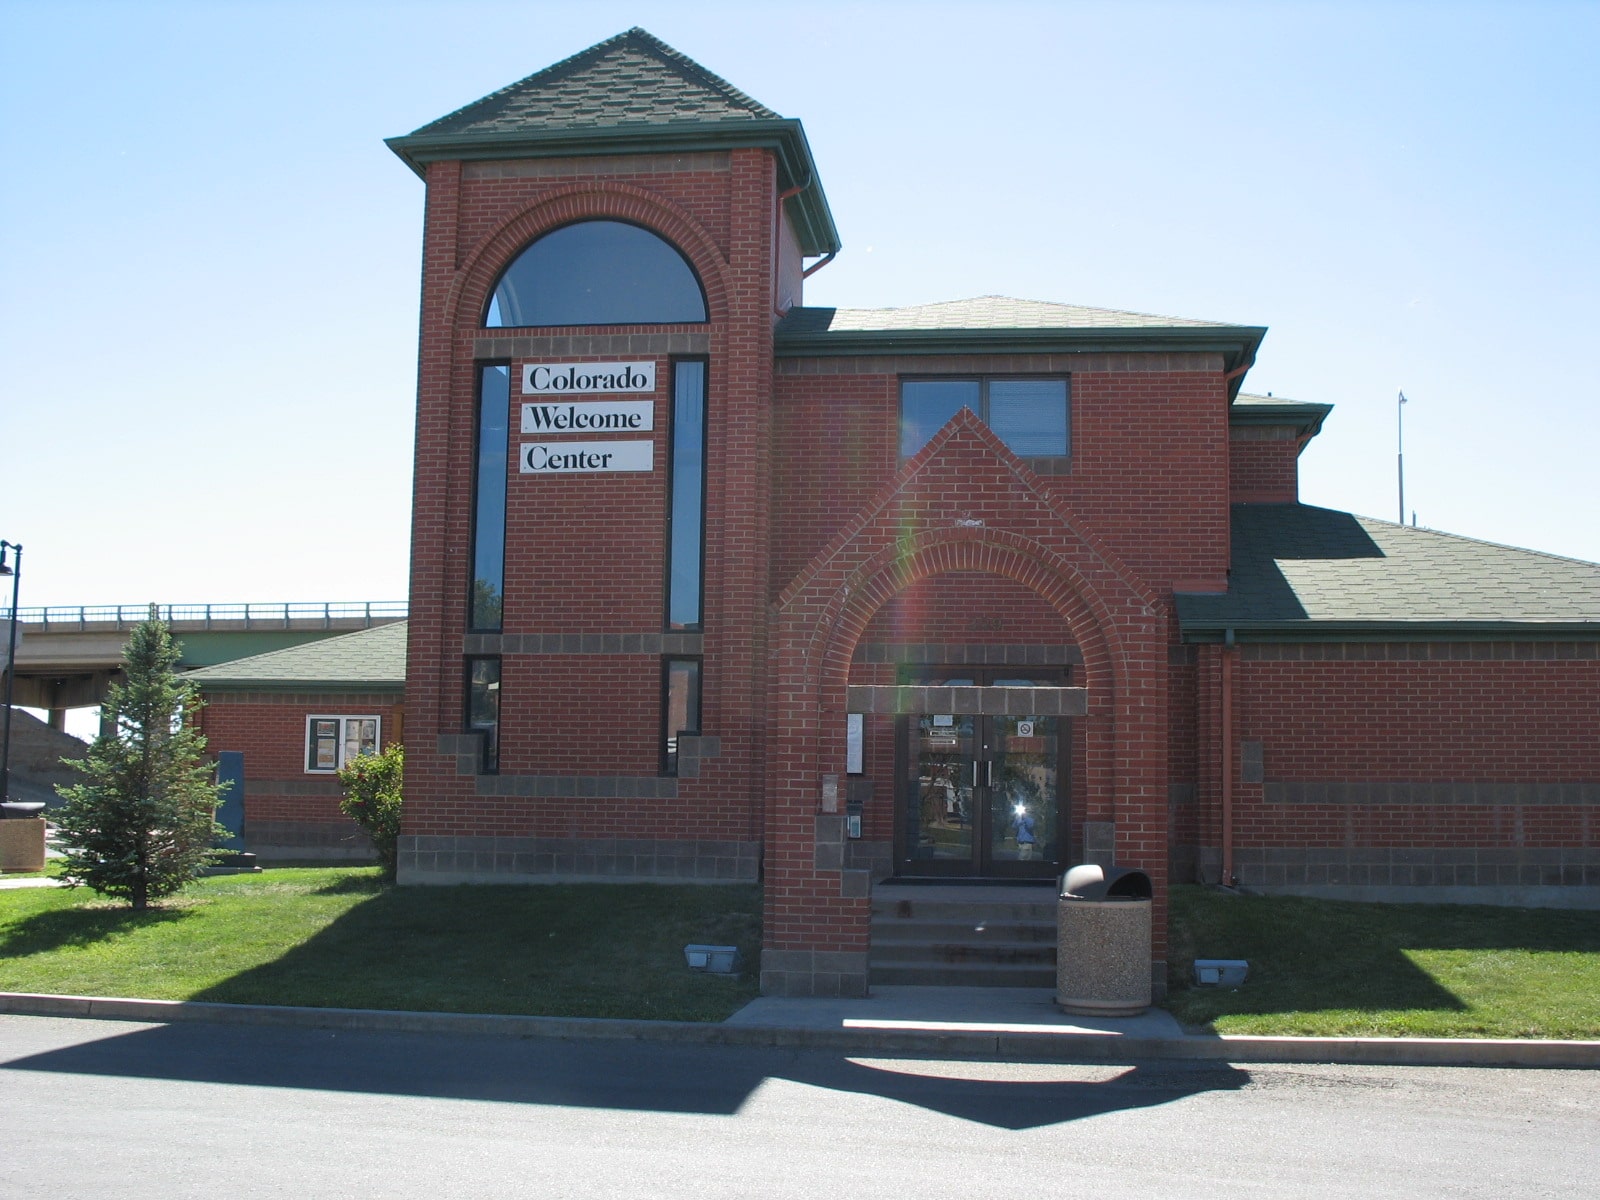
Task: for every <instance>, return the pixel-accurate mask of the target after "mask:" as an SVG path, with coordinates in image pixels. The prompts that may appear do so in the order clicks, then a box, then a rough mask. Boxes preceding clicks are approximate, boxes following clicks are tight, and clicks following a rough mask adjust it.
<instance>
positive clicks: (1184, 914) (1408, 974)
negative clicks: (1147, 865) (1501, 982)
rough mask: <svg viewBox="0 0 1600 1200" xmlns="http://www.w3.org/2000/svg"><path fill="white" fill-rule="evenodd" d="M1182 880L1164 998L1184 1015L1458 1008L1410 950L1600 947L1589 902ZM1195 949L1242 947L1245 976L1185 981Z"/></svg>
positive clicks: (1216, 954) (1232, 955) (1228, 953)
mask: <svg viewBox="0 0 1600 1200" xmlns="http://www.w3.org/2000/svg"><path fill="white" fill-rule="evenodd" d="M1182 891H1183V892H1184V893H1186V895H1185V897H1184V899H1183V902H1182V903H1181V906H1180V902H1179V901H1177V900H1175V902H1174V920H1173V936H1172V948H1173V953H1172V955H1171V958H1170V962H1171V964H1172V971H1171V977H1170V982H1171V985H1172V991H1171V994H1170V997H1169V1007H1170V1008H1171V1009H1172V1010H1173V1012H1174V1014H1175V1015H1176V1016H1178V1017H1179V1019H1180V1020H1182V1021H1184V1022H1186V1023H1188V1024H1190V1025H1199V1024H1204V1023H1207V1022H1210V1021H1211V1020H1213V1019H1215V1018H1216V1017H1220V1016H1231V1015H1259V1014H1275V1013H1292V1012H1331V1011H1339V1012H1372V1013H1378V1012H1393V1011H1427V1010H1433V1011H1453V1012H1463V1011H1465V1010H1466V1009H1467V1008H1468V1005H1467V1004H1465V1003H1464V1002H1463V1001H1462V1000H1461V999H1460V998H1459V997H1458V996H1456V995H1455V994H1454V993H1453V992H1451V991H1450V990H1449V989H1448V988H1446V987H1444V986H1442V985H1441V984H1440V983H1439V982H1438V981H1437V980H1435V979H1434V978H1433V976H1431V975H1430V974H1429V973H1428V972H1427V971H1426V970H1425V969H1424V968H1423V967H1421V966H1419V965H1418V964H1417V963H1416V962H1415V961H1414V960H1413V959H1412V957H1411V954H1412V953H1415V952H1417V951H1430V950H1458V951H1531V952H1583V953H1597V952H1600V921H1597V920H1596V919H1595V914H1594V913H1592V912H1583V911H1572V910H1559V909H1515V908H1500V907H1492V906H1486V905H1457V904H1450V905H1441V904H1372V903H1360V902H1355V901H1338V900H1318V899H1310V898H1306V897H1297V896H1272V897H1259V896H1244V897H1227V896H1219V895H1217V894H1214V893H1202V892H1201V891H1200V890H1199V889H1192V888H1186V889H1182ZM1180 908H1181V911H1180ZM1195 958H1223V959H1245V960H1247V961H1248V962H1249V963H1250V976H1249V980H1248V981H1247V982H1246V983H1245V985H1244V986H1243V987H1241V988H1238V989H1222V988H1196V987H1190V986H1189V984H1190V977H1189V976H1190V967H1191V964H1192V962H1193V960H1194V959H1195Z"/></svg>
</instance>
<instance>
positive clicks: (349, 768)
mask: <svg viewBox="0 0 1600 1200" xmlns="http://www.w3.org/2000/svg"><path fill="white" fill-rule="evenodd" d="M404 776H405V750H404V749H403V748H402V747H401V745H400V743H398V742H395V743H393V744H392V745H389V746H386V747H385V748H384V750H383V752H382V753H381V754H363V755H362V756H361V757H360V758H357V759H355V760H353V761H352V762H350V763H348V764H346V765H345V766H344V768H343V769H341V770H340V772H339V782H340V783H341V784H342V785H343V786H344V795H343V796H342V797H340V799H339V808H340V810H341V811H342V812H343V813H344V815H345V816H347V817H349V818H350V819H351V820H352V821H354V822H355V823H356V824H357V825H359V826H361V828H362V829H364V830H366V831H367V836H368V837H370V838H371V839H372V845H373V847H374V848H375V849H376V850H377V851H378V863H379V865H381V866H382V867H383V877H384V878H385V879H393V878H394V875H395V863H396V843H397V842H398V841H399V838H400V802H401V794H400V792H401V784H402V781H403V779H404Z"/></svg>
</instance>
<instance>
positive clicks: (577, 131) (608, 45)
mask: <svg viewBox="0 0 1600 1200" xmlns="http://www.w3.org/2000/svg"><path fill="white" fill-rule="evenodd" d="M388 145H389V147H390V148H391V149H392V150H393V151H394V152H395V153H396V154H398V155H399V156H400V157H401V158H402V159H404V160H405V161H406V162H407V163H408V164H409V165H410V166H411V168H412V169H413V170H414V171H416V172H417V173H418V174H419V175H423V176H424V177H426V168H427V164H428V163H430V162H439V161H443V160H448V159H501V158H504V159H511V158H540V157H544V158H547V157H560V156H576V155H585V154H630V153H649V152H652V151H663V152H672V153H680V152H688V151H697V150H721V149H732V148H736V147H741V146H758V147H762V148H765V149H769V150H772V151H773V152H774V154H775V156H776V158H777V161H778V182H779V187H780V189H781V190H784V191H788V190H790V189H791V188H799V189H801V190H800V191H799V192H798V193H796V194H795V195H793V196H791V197H790V198H789V199H788V200H787V201H785V204H786V206H787V207H786V209H785V211H786V212H787V213H788V214H789V218H790V221H791V222H792V223H793V225H794V228H795V233H796V235H797V236H798V238H799V240H800V247H801V250H802V251H803V252H804V253H805V254H808V255H817V254H828V253H832V252H835V251H837V250H838V249H839V234H838V231H837V230H836V229H835V228H834V226H833V217H832V214H831V213H830V212H829V211H828V201H827V197H826V196H824V195H823V193H822V184H821V183H820V181H819V180H818V179H817V172H816V166H815V164H814V163H813V162H812V159H811V149H810V146H809V145H808V144H807V143H806V136H805V131H804V129H802V128H801V126H800V122H799V121H795V120H791V119H788V118H785V117H781V116H779V115H778V114H777V113H776V112H774V111H773V110H772V109H770V108H768V107H767V106H766V105H764V104H760V103H758V102H757V101H755V100H752V99H751V98H750V97H749V96H747V95H745V93H743V92H741V91H740V90H739V89H738V88H736V87H734V86H733V85H732V84H731V83H729V82H728V81H727V80H725V79H723V78H722V77H721V76H718V75H714V74H712V73H711V72H710V71H708V70H706V69H705V68H704V67H702V66H701V65H700V64H699V63H697V62H695V61H694V60H693V59H691V58H688V57H687V56H685V55H683V54H680V53H679V52H678V51H676V50H674V49H673V48H672V47H671V46H669V45H667V44H666V43H665V42H662V41H661V40H659V39H658V38H655V37H653V36H651V35H650V34H648V33H646V32H645V31H644V30H643V29H639V28H634V29H630V30H628V31H627V32H626V33H620V34H618V35H617V36H616V37H614V38H608V39H607V40H606V41H603V42H601V43H599V44H598V45H595V46H590V47H589V49H587V50H584V51H581V52H579V53H577V54H574V55H573V56H572V57H571V58H567V59H563V60H562V61H561V62H558V63H556V64H555V65H554V66H551V67H546V68H545V69H544V70H542V71H539V72H536V73H535V74H533V75H529V76H528V77H527V78H526V79H520V80H518V81H517V82H516V83H513V84H511V85H510V86H508V87H503V88H501V89H500V90H499V91H497V92H494V93H492V94H491V95H488V96H485V97H484V98H483V99H481V100H475V101H473V102H472V103H471V104H468V105H466V106H464V107H462V108H458V109H457V110H456V111H455V112H453V113H450V114H448V115H446V116H443V117H440V118H439V119H438V120H436V121H430V122H429V123H428V124H426V125H424V126H422V127H421V128H420V129H417V130H415V131H413V132H412V133H409V134H407V135H405V136H404V137H396V138H389V139H388Z"/></svg>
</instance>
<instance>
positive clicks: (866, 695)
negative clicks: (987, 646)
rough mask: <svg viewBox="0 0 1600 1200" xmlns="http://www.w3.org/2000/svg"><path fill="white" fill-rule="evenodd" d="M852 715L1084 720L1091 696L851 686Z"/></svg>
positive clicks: (1077, 691)
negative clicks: (1067, 718)
mask: <svg viewBox="0 0 1600 1200" xmlns="http://www.w3.org/2000/svg"><path fill="white" fill-rule="evenodd" d="M845 703H846V705H847V707H848V711H850V712H853V713H972V714H979V713H982V714H984V715H987V716H1018V717H1027V716H1035V717H1057V716H1061V717H1081V716H1083V715H1084V714H1086V713H1087V712H1088V711H1089V693H1088V691H1087V690H1086V689H1084V688H1073V687H926V686H922V685H920V684H909V685H903V686H898V687H896V686H893V685H889V686H880V685H877V684H856V683H853V684H850V685H849V686H848V687H847V688H846V689H845Z"/></svg>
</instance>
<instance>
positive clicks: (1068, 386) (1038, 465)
mask: <svg viewBox="0 0 1600 1200" xmlns="http://www.w3.org/2000/svg"><path fill="white" fill-rule="evenodd" d="M997 382H1000V383H1006V382H1019V383H1060V384H1061V388H1062V392H1061V407H1062V431H1063V433H1062V438H1063V443H1064V450H1065V453H1063V454H1038V455H1030V454H1017V451H1016V450H1015V449H1013V448H1012V446H1011V444H1010V443H1009V442H1005V439H1004V438H1000V440H1001V441H1002V442H1005V445H1006V449H1008V450H1011V452H1012V453H1013V454H1017V457H1018V458H1020V459H1022V461H1023V462H1025V463H1027V464H1028V465H1029V466H1030V467H1032V468H1033V469H1034V470H1035V471H1037V472H1038V473H1040V474H1043V475H1065V474H1068V473H1070V471H1071V465H1072V376H1071V375H1070V374H1069V373H1067V372H1061V371H1056V372H1045V373H1039V372H1020V373H1017V374H1005V373H998V374H997V373H993V372H991V373H989V374H984V375H974V374H961V373H955V374H932V375H901V376H900V377H899V387H898V393H897V396H896V402H895V456H896V461H897V462H901V463H904V462H905V461H907V460H908V459H911V458H915V457H916V456H917V455H918V454H920V453H922V451H923V450H924V449H925V448H926V447H927V445H928V442H927V441H925V442H923V443H922V445H921V446H918V447H917V448H916V449H915V450H913V451H912V452H911V453H910V454H907V453H905V452H904V448H903V447H904V445H905V412H906V385H907V384H908V383H909V384H917V383H975V384H977V385H978V408H977V410H976V416H977V418H978V420H980V421H982V422H983V423H984V425H985V426H987V427H988V428H989V430H990V431H991V432H993V431H994V426H993V425H991V424H990V422H989V387H990V385H991V384H993V383H997ZM941 428H942V426H941ZM937 433H938V430H934V431H933V433H932V434H929V437H928V440H929V441H931V440H932V439H933V436H934V434H937ZM995 436H996V437H1000V435H999V433H995Z"/></svg>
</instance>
